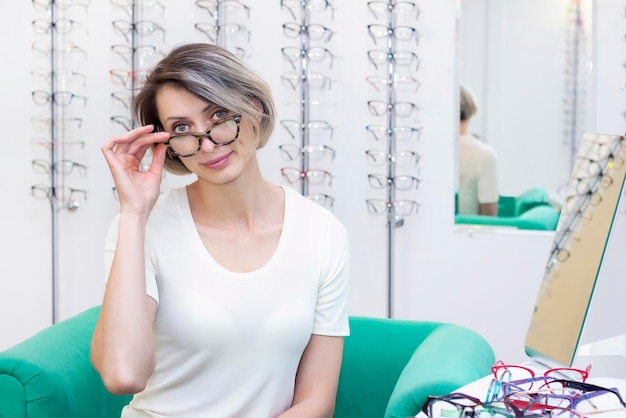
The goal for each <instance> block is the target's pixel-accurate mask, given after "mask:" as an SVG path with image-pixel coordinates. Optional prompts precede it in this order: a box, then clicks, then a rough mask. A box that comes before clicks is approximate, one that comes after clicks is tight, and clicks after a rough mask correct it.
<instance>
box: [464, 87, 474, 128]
mask: <svg viewBox="0 0 626 418" xmlns="http://www.w3.org/2000/svg"><path fill="white" fill-rule="evenodd" d="M476 111H477V108H476V102H474V97H473V96H472V94H471V93H470V92H469V91H468V90H466V89H465V88H464V87H463V86H461V122H464V121H466V120H469V119H470V118H471V117H472V116H474V115H475V114H476Z"/></svg>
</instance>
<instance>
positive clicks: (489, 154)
mask: <svg viewBox="0 0 626 418" xmlns="http://www.w3.org/2000/svg"><path fill="white" fill-rule="evenodd" d="M460 103H461V106H460V107H461V109H460V116H461V118H460V123H459V191H458V193H459V194H458V213H459V214H461V215H488V216H498V198H499V194H498V180H497V170H496V165H497V164H496V162H497V158H496V153H495V151H494V150H493V149H492V148H491V147H490V146H489V145H487V144H486V143H485V142H483V141H481V140H480V139H479V138H478V137H477V136H476V135H473V134H470V133H469V123H470V120H471V118H472V117H473V116H474V115H475V114H476V112H477V106H476V102H475V101H474V97H473V96H472V94H471V93H470V92H469V91H468V90H467V89H465V88H463V87H461V99H460Z"/></svg>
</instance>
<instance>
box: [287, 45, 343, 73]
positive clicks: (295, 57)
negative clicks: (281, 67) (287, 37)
mask: <svg viewBox="0 0 626 418" xmlns="http://www.w3.org/2000/svg"><path fill="white" fill-rule="evenodd" d="M280 51H281V53H282V54H283V58H285V60H287V61H288V62H289V64H291V66H292V67H293V69H294V70H295V69H296V68H298V66H297V65H296V63H297V62H298V61H301V60H302V59H304V58H307V59H308V60H309V61H311V62H315V63H319V62H323V61H324V60H325V59H327V58H328V62H329V67H328V68H331V69H332V68H333V60H334V58H335V56H334V55H333V54H332V53H331V52H330V51H329V50H328V49H327V48H324V47H321V46H314V47H310V48H308V49H303V48H298V47H295V46H287V47H284V48H281V49H280Z"/></svg>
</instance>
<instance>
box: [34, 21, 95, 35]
mask: <svg viewBox="0 0 626 418" xmlns="http://www.w3.org/2000/svg"><path fill="white" fill-rule="evenodd" d="M52 29H54V30H56V31H57V32H58V33H60V34H63V35H65V34H68V33H70V32H71V31H73V30H74V29H79V30H83V31H85V32H87V28H86V27H85V26H84V25H82V24H81V23H79V22H77V21H75V20H72V19H58V20H55V21H54V22H53V21H50V20H46V19H35V20H33V30H34V31H35V33H37V34H39V35H47V34H48V33H50V31H51V30H52Z"/></svg>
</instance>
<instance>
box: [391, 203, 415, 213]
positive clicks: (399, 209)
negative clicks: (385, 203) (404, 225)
mask: <svg viewBox="0 0 626 418" xmlns="http://www.w3.org/2000/svg"><path fill="white" fill-rule="evenodd" d="M414 207H416V203H415V202H414V201H413V200H396V201H395V202H393V208H394V209H395V211H396V214H398V215H400V216H407V215H410V214H411V213H413V208H414Z"/></svg>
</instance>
